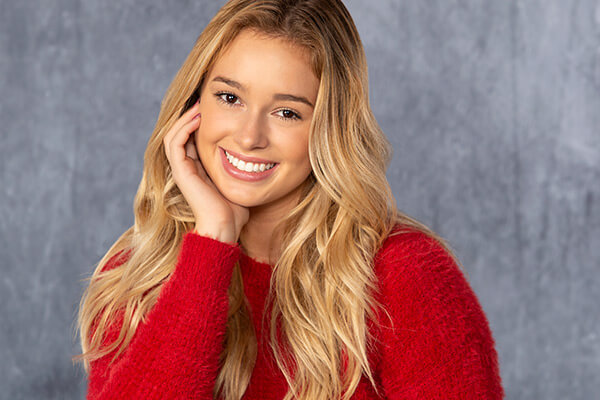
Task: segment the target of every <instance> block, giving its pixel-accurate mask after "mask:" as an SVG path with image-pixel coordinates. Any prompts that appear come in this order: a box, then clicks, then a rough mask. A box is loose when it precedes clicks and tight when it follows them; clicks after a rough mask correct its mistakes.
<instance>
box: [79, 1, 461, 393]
mask: <svg viewBox="0 0 600 400" xmlns="http://www.w3.org/2000/svg"><path fill="white" fill-rule="evenodd" d="M246 28H248V29H253V30H255V31H258V32H260V33H263V34H265V35H267V36H269V37H273V38H282V39H285V40H288V41H290V42H292V43H294V44H297V45H299V46H303V47H304V48H306V49H308V50H309V52H310V54H311V56H312V57H311V64H312V65H311V66H312V68H313V71H314V73H315V75H316V76H317V77H318V78H319V80H320V86H319V91H318V97H317V101H316V104H315V111H314V114H313V119H312V121H311V126H310V134H309V135H310V136H309V157H310V163H311V166H312V173H311V175H310V176H309V179H308V180H307V181H306V184H305V185H304V192H303V193H302V196H301V197H300V200H299V202H298V204H297V205H296V206H295V207H294V208H293V209H292V210H291V212H290V213H289V215H288V216H287V218H285V219H284V220H283V221H281V223H280V225H279V226H278V229H280V233H281V238H282V249H281V252H280V254H281V256H280V258H279V260H278V261H277V263H276V265H275V267H274V270H273V276H272V278H271V289H270V292H269V295H268V298H267V303H271V304H272V310H271V315H270V330H269V335H270V336H269V339H270V341H269V344H270V346H271V348H272V350H273V354H274V356H275V360H276V362H277V365H278V366H279V368H280V369H281V370H282V372H283V374H284V376H285V378H286V380H287V382H288V384H289V387H290V390H289V391H288V393H287V395H286V397H285V400H289V399H291V398H294V397H297V398H299V399H337V398H340V397H341V395H342V393H343V398H344V399H348V398H350V396H351V395H352V394H353V393H354V392H355V390H356V388H357V385H358V383H359V381H360V379H361V376H362V375H363V374H364V375H365V376H366V377H367V378H368V379H369V380H370V382H371V384H372V385H373V387H374V389H375V391H378V388H377V387H376V384H375V381H374V377H373V371H372V368H371V366H370V365H369V362H368V359H367V354H368V350H369V349H372V348H373V347H372V346H375V343H374V340H375V338H374V337H372V335H371V333H370V332H369V330H368V328H367V319H373V320H374V319H375V315H376V314H375V310H376V309H377V308H380V307H381V304H378V302H377V301H376V300H375V299H374V293H375V291H376V290H377V289H376V288H377V281H376V277H375V274H374V269H373V259H374V255H375V254H376V252H377V251H378V250H379V249H380V248H381V246H382V244H383V241H384V240H385V238H386V237H388V236H389V234H390V233H391V232H392V230H393V228H394V227H395V226H396V225H398V224H400V225H401V226H402V229H400V230H398V232H397V234H400V233H402V232H406V231H414V230H418V231H421V232H425V233H427V234H428V235H429V236H430V237H432V238H434V239H436V240H437V241H438V242H439V243H440V244H441V245H442V246H443V247H444V248H445V249H446V250H447V251H448V252H449V253H450V254H451V255H452V256H453V258H455V256H454V254H453V252H452V251H451V248H450V246H449V245H448V244H447V243H446V242H445V241H444V239H442V238H441V237H440V236H438V235H437V234H435V233H434V232H433V231H432V230H431V229H429V228H428V227H427V226H425V225H424V224H422V223H420V222H418V221H417V220H415V219H413V218H411V217H409V216H408V215H406V214H404V213H402V212H400V211H399V210H398V209H397V207H396V204H395V199H394V197H393V194H392V192H391V188H390V186H389V183H388V181H387V179H386V175H385V171H386V169H387V167H388V165H389V162H390V160H391V157H392V149H391V145H390V143H389V142H388V140H387V139H386V137H385V135H384V134H383V132H382V130H381V129H380V127H379V125H378V124H377V122H376V120H375V118H374V116H373V113H372V111H371V108H370V105H369V99H368V75H367V63H366V57H365V53H364V49H363V46H362V42H361V40H360V38H359V35H358V32H357V29H356V27H355V25H354V22H353V20H352V18H351V16H350V14H349V13H348V11H347V9H346V8H345V6H344V5H343V4H342V2H341V1H339V0H306V1H302V0H262V1H255V0H231V1H229V2H227V4H225V5H224V6H223V7H222V8H221V10H219V12H218V13H217V14H216V15H215V17H214V18H213V19H212V20H211V21H210V23H209V24H208V25H207V27H206V28H205V30H204V31H203V32H202V34H201V35H200V36H199V37H198V39H197V40H196V43H195V44H194V47H193V49H192V51H191V52H190V54H189V55H188V57H187V59H186V60H185V62H184V64H183V66H182V67H181V69H180V70H179V71H178V73H177V75H176V76H175V78H174V79H173V81H172V83H171V85H170V86H169V88H168V90H167V92H166V95H165V97H164V99H163V101H162V104H161V109H160V113H159V116H158V121H157V123H156V126H155V128H154V131H153V132H152V136H151V137H150V140H149V142H148V146H147V149H146V152H145V154H144V170H143V176H142V180H141V182H140V185H139V188H138V191H137V194H136V196H135V201H134V214H135V222H134V225H133V226H132V227H130V228H129V229H128V230H127V231H126V232H124V233H123V234H122V235H121V237H119V239H118V240H117V241H116V242H115V243H114V244H113V245H112V246H111V248H110V249H109V250H108V252H107V253H106V254H105V255H104V257H102V259H101V260H100V261H99V263H98V265H97V267H96V269H95V270H94V273H93V275H92V276H91V278H88V279H89V281H90V283H89V285H88V287H87V288H86V290H85V291H84V293H83V296H82V299H81V302H80V304H79V313H78V326H77V327H78V329H79V330H80V337H81V347H82V350H83V353H82V354H79V355H76V356H74V357H73V359H74V360H78V361H80V360H83V362H84V368H85V371H86V372H88V373H89V363H90V361H92V360H95V359H97V358H100V357H103V356H104V355H107V354H109V353H111V352H113V350H115V349H117V351H116V353H115V356H114V357H113V360H114V359H115V358H116V357H117V356H118V355H119V354H120V353H121V352H123V351H124V350H125V348H126V347H127V345H128V344H129V342H130V341H131V338H132V336H133V334H134V332H135V330H136V328H137V326H138V325H139V323H140V322H143V321H144V315H146V314H147V313H148V311H150V310H151V308H152V307H153V306H154V304H155V303H156V300H157V297H158V295H159V293H160V291H161V288H162V285H163V284H164V283H165V282H166V281H167V280H168V278H169V276H170V274H171V273H172V272H173V270H174V268H175V265H176V261H177V255H178V252H179V250H180V245H181V241H182V238H183V235H184V234H185V233H186V232H188V231H189V230H191V229H192V228H193V226H194V222H195V221H194V216H193V213H192V211H191V208H190V207H189V205H188V204H187V202H186V201H185V199H184V197H183V195H182V194H181V192H180V191H179V189H178V187H177V185H176V184H175V182H174V180H173V178H172V176H171V170H170V167H169V163H168V160H167V158H166V156H165V153H164V149H163V137H164V135H165V134H166V132H168V131H169V129H170V128H171V126H172V125H173V124H174V122H175V121H176V120H177V119H178V117H179V116H180V115H181V114H182V113H183V112H184V111H185V110H186V109H187V108H188V107H189V106H190V105H191V103H192V102H191V101H190V100H191V99H192V98H193V96H194V93H197V91H198V88H199V87H201V84H202V81H203V79H204V78H205V76H206V73H207V71H209V69H210V67H211V66H212V65H213V64H214V62H215V60H216V59H217V58H218V56H219V54H220V53H221V52H222V51H223V49H225V48H226V46H227V45H228V44H229V43H231V41H232V40H233V39H234V38H235V37H236V35H237V34H238V33H239V32H240V31H241V30H242V29H246ZM121 252H126V253H127V257H123V258H122V261H121V262H120V264H119V267H118V268H114V269H109V270H106V271H102V269H103V268H104V266H105V265H106V263H107V262H108V261H109V260H110V259H111V258H113V256H116V255H118V254H119V253H121ZM455 260H456V261H457V262H458V260H457V259H456V258H455ZM315 277H316V279H315ZM229 305H230V306H229V312H228V322H227V333H226V338H225V342H224V348H223V351H222V353H221V358H220V360H219V361H220V370H219V375H218V377H217V382H216V385H215V390H214V398H220V397H222V398H223V399H225V400H233V399H240V398H241V397H242V395H243V394H244V392H245V390H246V387H247V385H248V383H249V381H250V377H251V375H252V369H253V366H254V361H255V360H256V356H257V340H256V336H255V333H254V330H253V326H252V323H251V319H250V318H249V310H248V303H247V299H246V298H245V295H244V291H243V282H242V275H241V272H240V267H239V263H236V265H235V267H234V272H233V276H232V281H231V285H230V287H229ZM119 312H122V313H123V324H122V326H121V330H120V335H119V337H118V339H117V340H116V341H115V342H114V343H111V344H110V345H109V346H107V347H106V348H104V349H103V348H101V343H102V342H101V340H102V337H103V334H104V332H105V331H106V329H107V328H108V326H109V325H110V323H111V321H113V320H115V318H116V315H117V313H119ZM388 317H389V314H388ZM278 321H279V323H280V327H281V332H282V334H283V336H282V337H283V340H284V343H285V344H284V346H285V347H283V348H280V346H281V345H282V343H278V341H277V333H276V332H277V328H276V325H277V323H278ZM92 332H93V335H92ZM342 353H344V355H345V356H346V364H345V365H346V369H345V373H344V374H343V376H340V375H341V374H340V371H341V369H342ZM284 354H289V355H290V356H291V363H292V364H293V365H292V364H290V362H289V361H290V360H287V359H286V357H284ZM292 368H293V370H294V372H293V373H292Z"/></svg>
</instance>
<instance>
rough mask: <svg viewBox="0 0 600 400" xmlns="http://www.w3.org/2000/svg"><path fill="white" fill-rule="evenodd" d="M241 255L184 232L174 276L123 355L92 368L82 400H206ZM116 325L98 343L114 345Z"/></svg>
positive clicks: (227, 246)
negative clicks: (236, 267) (190, 399)
mask: <svg viewBox="0 0 600 400" xmlns="http://www.w3.org/2000/svg"><path fill="white" fill-rule="evenodd" d="M240 253H241V249H240V247H239V245H237V244H236V245H233V244H230V243H225V242H221V241H218V240H215V239H212V238H210V237H208V236H203V235H199V234H197V233H194V232H187V233H186V234H185V235H184V237H183V241H182V243H181V249H180V252H179V255H178V260H177V265H176V267H175V270H174V272H173V273H172V274H171V276H170V277H169V280H168V281H167V282H165V283H164V284H163V287H162V289H161V292H160V294H159V296H158V298H157V302H156V304H155V305H154V306H153V308H152V309H151V310H150V311H149V312H148V313H147V315H146V318H145V321H143V322H140V324H139V325H138V327H137V329H136V331H135V334H134V336H133V338H132V341H131V342H130V343H129V345H128V346H127V348H126V349H125V351H124V352H123V353H121V354H120V355H119V357H118V358H117V359H116V361H115V362H113V364H111V365H110V366H109V365H108V363H109V361H110V359H111V358H112V356H113V355H114V352H113V353H111V354H108V355H106V356H104V357H102V358H100V359H98V360H95V361H92V362H91V363H90V374H89V377H88V392H87V397H86V398H87V399H88V400H100V399H117V398H118V399H176V398H177V399H181V398H194V399H212V398H213V395H212V392H213V389H214V386H215V382H216V377H217V372H218V367H217V366H218V359H219V355H220V353H221V351H222V349H223V344H224V338H225V331H226V320H227V311H228V306H229V300H228V295H227V289H228V287H229V284H230V282H231V277H232V272H233V266H234V264H235V262H236V261H237V260H238V258H239V256H240ZM121 325H122V318H121V319H120V320H119V321H117V322H116V323H113V324H112V325H111V328H110V329H109V330H108V331H107V335H106V336H105V337H104V338H103V343H111V342H113V341H114V340H115V339H116V338H117V336H118V333H119V330H120V327H121ZM115 352H116V351H115Z"/></svg>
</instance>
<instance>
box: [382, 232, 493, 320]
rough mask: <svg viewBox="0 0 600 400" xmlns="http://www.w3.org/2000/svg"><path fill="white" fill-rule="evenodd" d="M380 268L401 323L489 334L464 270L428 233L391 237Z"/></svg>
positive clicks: (385, 296)
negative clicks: (408, 321) (406, 322)
mask: <svg viewBox="0 0 600 400" xmlns="http://www.w3.org/2000/svg"><path fill="white" fill-rule="evenodd" d="M393 232H394V231H393ZM375 264H376V267H375V269H376V274H377V277H378V282H379V286H380V294H381V296H382V298H381V300H382V303H383V304H384V305H386V306H387V308H388V309H392V310H393V311H395V312H396V313H397V314H396V317H397V318H403V319H404V318H413V322H417V321H418V323H419V324H423V325H428V326H429V327H430V328H433V327H436V328H437V327H442V326H444V327H446V329H447V328H450V325H451V326H453V329H454V328H456V329H460V328H464V329H465V330H467V329H472V328H474V327H475V326H477V325H479V326H480V327H481V328H483V329H486V327H487V325H488V323H487V319H486V317H485V314H484V312H483V310H482V308H481V305H480V303H479V300H478V299H477V296H476V294H475V292H474V291H473V289H472V287H471V286H470V284H469V282H468V280H467V278H466V276H465V275H464V273H463V271H462V270H461V269H460V268H459V266H458V265H457V263H456V262H455V260H454V257H453V256H452V254H450V253H449V252H448V251H447V250H446V248H444V246H442V244H440V243H439V242H438V241H437V240H436V239H435V238H433V237H431V236H430V235H428V234H427V233H425V232H421V231H410V232H403V233H399V234H394V233H392V234H391V235H390V236H389V237H388V238H386V240H385V241H384V243H383V246H382V248H381V249H380V251H379V252H378V254H377V257H376V261H375ZM405 321H406V319H405ZM449 324H450V325H449ZM461 324H463V325H464V326H461Z"/></svg>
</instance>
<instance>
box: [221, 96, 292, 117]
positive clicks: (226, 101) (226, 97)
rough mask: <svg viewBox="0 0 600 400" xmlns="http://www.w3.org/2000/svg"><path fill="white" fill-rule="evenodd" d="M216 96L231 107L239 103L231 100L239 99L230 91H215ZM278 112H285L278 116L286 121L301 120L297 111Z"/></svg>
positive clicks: (285, 109)
mask: <svg viewBox="0 0 600 400" xmlns="http://www.w3.org/2000/svg"><path fill="white" fill-rule="evenodd" d="M223 96H224V98H225V100H224V99H223ZM215 97H216V98H217V100H218V101H219V102H221V103H223V104H225V105H227V106H229V107H235V104H236V103H237V102H236V101H234V102H233V103H232V102H231V101H229V100H232V99H233V100H235V99H237V96H236V95H235V94H233V93H229V92H217V93H215ZM278 112H283V113H284V114H283V116H281V115H278V116H277V117H278V118H280V119H282V120H284V121H288V122H289V121H295V120H301V119H302V117H301V116H300V114H298V113H297V112H295V111H293V110H290V109H287V108H284V109H282V110H279V111H278Z"/></svg>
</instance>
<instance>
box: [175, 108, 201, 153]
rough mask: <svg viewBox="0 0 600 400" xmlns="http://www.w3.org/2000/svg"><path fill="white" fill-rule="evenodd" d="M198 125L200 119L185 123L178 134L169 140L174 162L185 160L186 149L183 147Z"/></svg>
mask: <svg viewBox="0 0 600 400" xmlns="http://www.w3.org/2000/svg"><path fill="white" fill-rule="evenodd" d="M199 123H200V118H197V119H194V120H192V121H190V122H188V123H186V124H185V125H184V126H183V127H182V128H181V129H180V130H179V131H178V132H176V133H175V136H174V137H173V138H172V139H171V141H170V143H169V148H170V151H171V154H172V156H173V157H174V158H175V160H184V159H185V157H186V148H185V147H184V146H185V144H186V142H187V141H188V140H189V138H190V133H192V132H195V130H196V129H197V128H198V124H199Z"/></svg>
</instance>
